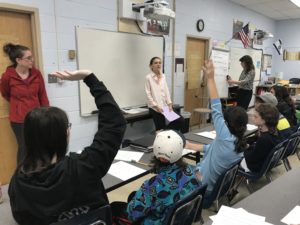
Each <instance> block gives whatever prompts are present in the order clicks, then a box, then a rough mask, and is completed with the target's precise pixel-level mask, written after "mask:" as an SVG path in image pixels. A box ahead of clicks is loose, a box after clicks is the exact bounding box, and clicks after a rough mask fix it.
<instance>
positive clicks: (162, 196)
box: [127, 164, 201, 225]
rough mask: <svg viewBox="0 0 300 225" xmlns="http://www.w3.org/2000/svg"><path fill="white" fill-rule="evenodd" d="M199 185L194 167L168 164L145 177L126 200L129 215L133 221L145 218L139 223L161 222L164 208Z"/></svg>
mask: <svg viewBox="0 0 300 225" xmlns="http://www.w3.org/2000/svg"><path fill="white" fill-rule="evenodd" d="M200 185H201V183H200V181H198V180H197V178H196V174H195V167H193V166H191V165H188V166H187V167H186V168H185V169H183V168H182V167H179V166H177V165H176V164H171V165H169V166H167V167H164V168H161V169H160V171H159V173H158V174H157V175H156V176H154V177H152V178H151V179H149V180H146V181H145V182H144V183H143V185H142V186H141V188H140V189H139V190H137V192H136V194H135V196H134V197H133V198H132V200H131V201H130V202H129V203H128V206H127V213H128V218H129V219H130V220H132V221H137V220H139V219H142V218H145V219H144V220H143V221H142V223H141V224H145V225H150V224H151V225H156V224H157V225H161V224H162V221H163V220H164V219H165V216H166V215H167V210H168V209H169V208H170V206H172V204H173V203H174V202H177V201H178V200H180V199H182V198H183V197H184V196H186V195H187V194H189V193H191V192H192V191H193V190H195V189H197V188H198V187H199V186H200Z"/></svg>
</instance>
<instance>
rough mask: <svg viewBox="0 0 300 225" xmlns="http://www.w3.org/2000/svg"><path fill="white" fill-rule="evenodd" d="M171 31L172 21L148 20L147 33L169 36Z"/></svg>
mask: <svg viewBox="0 0 300 225" xmlns="http://www.w3.org/2000/svg"><path fill="white" fill-rule="evenodd" d="M169 31H170V20H154V19H148V20H147V33H152V34H158V35H168V34H169Z"/></svg>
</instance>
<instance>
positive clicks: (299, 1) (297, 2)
mask: <svg viewBox="0 0 300 225" xmlns="http://www.w3.org/2000/svg"><path fill="white" fill-rule="evenodd" d="M290 1H291V2H292V3H294V4H295V5H296V6H298V7H299V8H300V0H290Z"/></svg>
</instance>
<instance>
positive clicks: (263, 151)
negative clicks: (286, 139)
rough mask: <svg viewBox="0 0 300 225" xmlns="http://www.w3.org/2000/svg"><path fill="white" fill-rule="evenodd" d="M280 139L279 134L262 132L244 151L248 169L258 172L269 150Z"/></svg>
mask: <svg viewBox="0 0 300 225" xmlns="http://www.w3.org/2000/svg"><path fill="white" fill-rule="evenodd" d="M281 141H282V140H281V137H280V136H277V135H273V134H270V133H269V132H262V133H261V135H260V137H259V138H258V139H257V141H256V142H255V143H253V144H252V145H251V146H250V147H249V148H248V149H247V150H246V151H244V156H245V160H246V163H247V167H248V169H249V170H251V171H252V172H259V171H260V170H261V168H262V165H263V164H264V162H265V160H266V158H267V157H268V155H269V153H270V152H271V150H272V149H273V148H274V147H275V146H276V145H277V144H278V143H280V142H281Z"/></svg>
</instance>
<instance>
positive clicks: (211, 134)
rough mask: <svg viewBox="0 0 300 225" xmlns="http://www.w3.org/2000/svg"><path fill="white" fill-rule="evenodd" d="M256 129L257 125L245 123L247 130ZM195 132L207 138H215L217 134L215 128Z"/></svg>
mask: <svg viewBox="0 0 300 225" xmlns="http://www.w3.org/2000/svg"><path fill="white" fill-rule="evenodd" d="M256 129H257V126H255V125H252V124H247V130H248V131H252V130H256ZM195 134H196V135H200V136H202V137H206V138H209V139H215V138H216V135H217V134H216V131H215V130H212V131H202V132H199V133H195Z"/></svg>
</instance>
